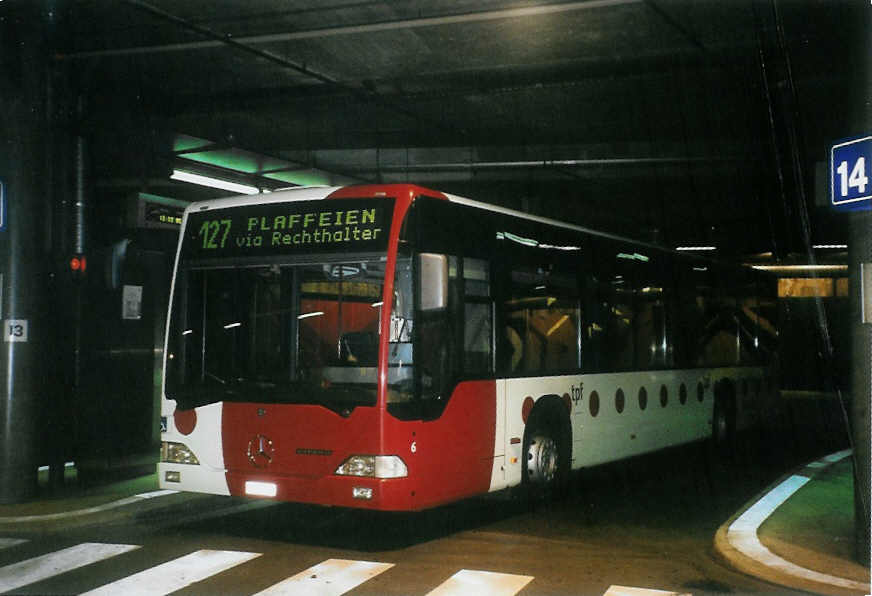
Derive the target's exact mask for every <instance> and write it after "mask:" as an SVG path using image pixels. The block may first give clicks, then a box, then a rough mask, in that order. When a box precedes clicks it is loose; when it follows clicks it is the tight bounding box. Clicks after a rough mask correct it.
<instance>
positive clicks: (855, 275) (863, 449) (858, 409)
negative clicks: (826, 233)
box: [848, 212, 872, 564]
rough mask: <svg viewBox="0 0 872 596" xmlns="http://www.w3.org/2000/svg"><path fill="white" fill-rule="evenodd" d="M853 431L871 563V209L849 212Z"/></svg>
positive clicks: (860, 513)
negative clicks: (862, 211) (861, 211)
mask: <svg viewBox="0 0 872 596" xmlns="http://www.w3.org/2000/svg"><path fill="white" fill-rule="evenodd" d="M850 218H851V219H850V239H849V240H848V246H849V247H850V261H851V262H850V270H851V272H852V273H851V303H852V305H853V308H852V309H851V337H852V348H853V366H852V377H853V378H852V379H851V412H850V416H851V433H852V442H853V445H854V535H855V547H856V554H857V560H858V561H860V562H861V563H863V564H868V563H869V557H870V546H869V532H870V529H869V528H870V526H869V500H870V496H872V492H870V467H872V454H870V432H872V429H870V416H872V410H870V400H872V212H864V213H852V214H851V215H850Z"/></svg>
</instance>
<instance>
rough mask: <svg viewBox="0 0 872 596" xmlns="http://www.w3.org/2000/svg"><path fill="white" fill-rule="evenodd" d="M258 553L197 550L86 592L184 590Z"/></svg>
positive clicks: (152, 594)
mask: <svg viewBox="0 0 872 596" xmlns="http://www.w3.org/2000/svg"><path fill="white" fill-rule="evenodd" d="M259 556H260V553H247V552H239V551H228V550H198V551H196V552H193V553H191V554H189V555H185V556H183V557H179V558H178V559H173V560H172V561H167V562H166V563H163V564H161V565H158V566H156V567H152V568H151V569H146V570H145V571H140V572H139V573H135V574H133V575H130V576H127V577H125V578H124V579H120V580H118V581H116V582H112V583H111V584H106V585H105V586H101V587H99V588H97V589H96V590H91V591H90V592H85V594H87V595H88V596H98V595H100V596H102V595H106V596H115V595H117V594H125V595H132V594H135V595H137V596H161V595H163V594H169V593H170V592H175V591H176V590H181V589H182V588H184V587H186V586H190V585H191V584H193V583H196V582H198V581H202V580H204V579H206V578H208V577H210V576H212V575H215V574H217V573H221V572H222V571H226V570H227V569H230V568H231V567H235V566H236V565H239V564H241V563H245V562H246V561H249V560H251V559H254V558H255V557H259ZM83 596H84V595H83Z"/></svg>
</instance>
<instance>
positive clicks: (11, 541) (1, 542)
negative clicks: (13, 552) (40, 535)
mask: <svg viewBox="0 0 872 596" xmlns="http://www.w3.org/2000/svg"><path fill="white" fill-rule="evenodd" d="M24 542H27V540H25V539H23V538H0V548H9V547H12V546H18V545H19V544H22V543H24Z"/></svg>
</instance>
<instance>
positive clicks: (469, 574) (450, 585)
mask: <svg viewBox="0 0 872 596" xmlns="http://www.w3.org/2000/svg"><path fill="white" fill-rule="evenodd" d="M531 581H533V576H532V575H512V574H509V573H494V572H492V571H471V570H469V569H461V570H460V571H458V572H457V573H455V574H454V575H452V576H451V577H449V578H448V579H447V580H446V581H445V582H443V583H442V584H440V585H439V586H438V587H437V588H436V589H435V590H433V591H432V592H429V593H428V594H427V596H459V595H467V594H488V595H489V596H512V595H513V594H517V593H518V592H520V591H521V589H523V587H524V586H526V585H527V584H529V583H530V582H531Z"/></svg>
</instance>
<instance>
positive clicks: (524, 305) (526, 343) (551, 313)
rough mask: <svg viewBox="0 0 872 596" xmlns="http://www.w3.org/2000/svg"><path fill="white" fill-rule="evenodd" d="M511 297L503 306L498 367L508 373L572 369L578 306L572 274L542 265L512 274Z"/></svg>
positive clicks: (575, 355) (575, 358) (576, 349)
mask: <svg viewBox="0 0 872 596" xmlns="http://www.w3.org/2000/svg"><path fill="white" fill-rule="evenodd" d="M511 279H512V287H511V298H510V299H509V300H508V301H507V302H505V303H504V304H503V312H504V315H503V320H504V321H505V323H506V327H507V328H506V329H505V330H504V333H503V338H502V341H503V353H504V356H503V366H504V367H505V368H508V370H509V372H513V371H517V372H540V371H571V370H576V369H577V368H578V358H579V346H578V340H579V335H578V321H579V304H578V298H577V290H576V281H575V278H574V276H571V275H563V274H561V273H555V272H553V271H552V270H551V269H550V268H548V267H536V268H534V267H529V268H526V267H525V268H518V269H516V270H515V271H513V272H512V278H511Z"/></svg>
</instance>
